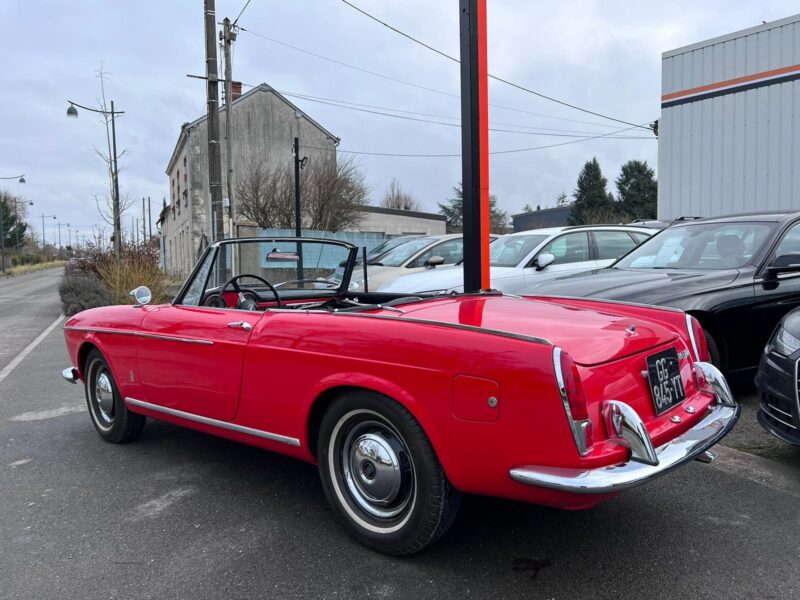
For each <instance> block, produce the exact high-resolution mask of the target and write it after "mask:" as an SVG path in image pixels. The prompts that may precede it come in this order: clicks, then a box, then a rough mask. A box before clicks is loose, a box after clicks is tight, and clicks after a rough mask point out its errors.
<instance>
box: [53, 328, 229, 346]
mask: <svg viewBox="0 0 800 600" xmlns="http://www.w3.org/2000/svg"><path fill="white" fill-rule="evenodd" d="M64 329H68V330H70V331H86V332H89V333H108V334H110V335H130V336H133V337H141V338H150V339H154V340H167V341H170V342H182V343H184V344H200V345H201V346H213V345H214V342H213V341H212V340H200V339H192V338H184V337H177V336H174V335H165V334H162V333H144V332H142V331H125V330H120V329H111V328H106V327H74V326H69V327H67V326H65V327H64Z"/></svg>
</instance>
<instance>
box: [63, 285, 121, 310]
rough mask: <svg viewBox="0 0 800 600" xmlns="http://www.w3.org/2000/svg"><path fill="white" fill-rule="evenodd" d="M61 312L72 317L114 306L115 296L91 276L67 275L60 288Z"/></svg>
mask: <svg viewBox="0 0 800 600" xmlns="http://www.w3.org/2000/svg"><path fill="white" fill-rule="evenodd" d="M58 295H59V297H60V298H61V310H62V311H63V312H64V314H65V315H67V316H68V317H71V316H72V315H74V314H77V313H79V312H81V311H82V310H86V309H87V308H95V307H97V306H108V305H110V304H114V296H113V295H112V294H111V291H110V290H109V289H108V288H107V287H106V286H105V285H103V282H102V281H100V280H99V279H98V278H97V277H94V276H91V275H65V276H64V278H63V279H62V280H61V285H59V286H58Z"/></svg>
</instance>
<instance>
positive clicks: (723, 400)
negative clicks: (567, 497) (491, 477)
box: [510, 362, 740, 494]
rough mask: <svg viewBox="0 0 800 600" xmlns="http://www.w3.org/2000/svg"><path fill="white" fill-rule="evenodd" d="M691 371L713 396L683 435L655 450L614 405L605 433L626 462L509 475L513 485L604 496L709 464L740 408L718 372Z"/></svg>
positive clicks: (626, 410) (607, 409)
mask: <svg viewBox="0 0 800 600" xmlns="http://www.w3.org/2000/svg"><path fill="white" fill-rule="evenodd" d="M695 368H696V369H698V370H699V371H700V372H701V373H702V375H703V376H704V377H705V379H706V381H707V384H708V386H709V388H710V389H711V390H713V392H714V395H715V396H716V399H717V401H716V403H715V404H714V405H712V406H711V407H710V408H709V413H708V414H707V415H706V416H705V417H704V418H703V419H702V420H701V421H700V422H698V423H697V424H696V425H695V426H694V427H692V428H691V429H690V430H688V431H687V432H685V433H684V434H683V435H680V436H678V437H676V438H675V439H673V440H671V441H669V442H667V443H666V444H664V445H663V446H659V447H658V448H653V444H652V441H651V440H650V436H649V434H648V433H647V429H646V428H645V427H644V423H643V422H642V421H641V419H640V418H639V416H638V415H637V414H636V411H634V410H633V409H632V408H631V407H630V406H628V405H627V404H624V403H623V402H619V401H616V400H608V401H606V403H605V404H604V410H603V413H604V417H605V420H606V428H607V429H612V430H615V431H614V432H613V433H612V431H609V435H610V436H611V437H619V442H620V443H621V444H624V445H626V446H628V447H629V448H630V450H631V458H630V460H629V461H628V462H626V463H622V464H617V465H611V466H608V467H599V468H596V469H570V468H562V467H543V466H522V467H518V468H515V469H511V471H510V475H511V478H512V479H513V480H514V481H518V482H520V483H524V484H528V485H533V486H536V487H542V488H547V489H552V490H558V491H562V492H572V493H576V494H607V493H614V492H619V491H622V490H626V489H628V488H632V487H635V486H637V485H640V484H642V483H645V482H646V481H649V480H650V479H653V478H655V477H658V476H659V475H663V474H664V473H667V472H669V471H671V470H672V469H674V468H676V467H678V466H680V465H682V464H684V463H686V462H688V461H690V460H693V459H698V460H701V461H702V462H710V460H712V459H713V457H711V456H709V454H710V453H709V454H705V452H706V450H708V449H709V448H710V447H711V446H713V445H714V444H716V443H717V442H718V441H719V440H721V439H722V438H723V437H725V435H726V434H727V433H728V432H729V431H730V430H731V428H733V426H734V425H735V424H736V421H737V419H738V418H739V410H740V409H739V406H738V405H737V404H736V402H735V401H734V400H733V395H732V394H731V391H730V388H729V387H728V384H727V382H726V381H725V378H724V377H723V375H722V373H720V372H719V370H718V369H717V368H716V367H714V366H713V365H711V364H710V363H704V362H696V363H695Z"/></svg>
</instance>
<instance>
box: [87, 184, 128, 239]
mask: <svg viewBox="0 0 800 600" xmlns="http://www.w3.org/2000/svg"><path fill="white" fill-rule="evenodd" d="M112 194H113V191H112ZM112 197H113V196H107V195H105V194H95V195H94V203H95V204H96V205H97V212H98V214H99V215H100V218H101V219H102V220H103V221H105V222H106V223H108V224H109V225H110V226H111V230H112V231H113V230H114V202H113V201H112ZM133 203H134V199H133V198H131V197H130V196H128V195H125V196H122V197H121V198H120V199H119V218H120V221H121V220H122V216H123V215H124V214H125V211H127V210H128V209H129V208H130V207H131V206H133Z"/></svg>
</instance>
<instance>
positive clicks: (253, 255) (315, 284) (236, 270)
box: [180, 238, 355, 306]
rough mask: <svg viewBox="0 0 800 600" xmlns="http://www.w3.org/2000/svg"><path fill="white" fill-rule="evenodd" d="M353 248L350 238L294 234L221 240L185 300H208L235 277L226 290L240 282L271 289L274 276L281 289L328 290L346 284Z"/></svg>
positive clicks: (187, 302) (186, 302)
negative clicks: (340, 241)
mask: <svg viewBox="0 0 800 600" xmlns="http://www.w3.org/2000/svg"><path fill="white" fill-rule="evenodd" d="M351 252H352V253H354V252H355V249H354V248H351V247H349V246H347V245H344V244H337V243H334V242H325V241H311V240H309V241H305V240H303V241H296V240H293V239H285V238H284V239H263V240H260V239H259V240H242V241H236V242H228V243H224V244H221V245H220V246H219V248H218V250H217V251H216V252H213V251H212V252H209V253H208V254H207V255H206V256H205V257H204V259H203V263H202V264H201V265H200V267H199V268H198V269H197V272H196V273H195V274H194V276H193V279H192V281H191V282H189V285H188V286H187V291H186V293H185V294H184V297H183V299H182V301H181V302H180V304H184V305H191V306H198V305H211V304H208V301H209V294H210V293H212V292H214V293H215V292H217V291H218V290H219V287H220V286H222V285H223V284H225V283H226V282H229V281H230V280H231V278H233V277H238V278H237V279H236V280H235V281H234V282H231V283H230V285H229V287H227V288H226V290H225V292H229V293H230V292H234V291H236V286H238V287H240V288H245V289H249V290H253V291H255V292H256V293H258V294H262V293H264V294H266V295H269V294H270V292H269V289H268V288H269V286H268V285H267V284H266V283H265V282H264V281H265V280H266V281H267V282H269V283H270V284H271V285H272V286H273V287H275V288H276V289H278V290H279V291H280V292H285V291H291V290H304V291H308V290H320V291H321V290H328V291H335V290H337V289H339V288H340V287H341V282H342V278H343V276H344V275H345V270H346V268H347V264H348V260H350V257H351Z"/></svg>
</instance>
